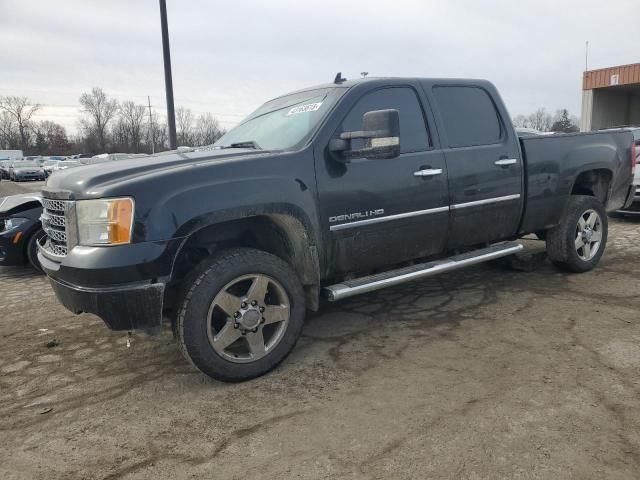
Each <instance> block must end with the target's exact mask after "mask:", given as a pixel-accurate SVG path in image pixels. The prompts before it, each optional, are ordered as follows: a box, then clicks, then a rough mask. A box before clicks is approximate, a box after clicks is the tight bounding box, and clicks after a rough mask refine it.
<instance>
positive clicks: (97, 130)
mask: <svg viewBox="0 0 640 480" xmlns="http://www.w3.org/2000/svg"><path fill="white" fill-rule="evenodd" d="M79 101H80V105H81V106H82V113H83V114H84V115H85V117H84V118H82V119H81V120H80V125H81V126H82V128H83V129H84V130H85V132H86V133H87V134H92V135H95V138H96V140H97V142H98V145H99V146H100V148H101V149H102V151H103V152H104V151H105V150H106V147H107V126H108V125H109V122H111V120H112V119H113V117H114V116H115V114H116V112H117V110H118V102H117V101H116V100H114V99H110V98H108V97H107V94H106V93H104V91H103V90H102V89H101V88H98V87H94V88H93V89H91V93H86V92H85V93H83V94H82V95H80V100H79Z"/></svg>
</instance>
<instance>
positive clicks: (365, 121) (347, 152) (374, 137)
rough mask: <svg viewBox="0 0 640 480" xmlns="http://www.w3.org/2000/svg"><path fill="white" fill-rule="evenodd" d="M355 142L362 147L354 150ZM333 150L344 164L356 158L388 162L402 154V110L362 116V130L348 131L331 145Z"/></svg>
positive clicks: (333, 140) (379, 111) (375, 111)
mask: <svg viewBox="0 0 640 480" xmlns="http://www.w3.org/2000/svg"><path fill="white" fill-rule="evenodd" d="M353 140H362V141H363V143H364V145H363V146H362V148H356V149H352V141H353ZM329 151H330V152H331V153H332V154H334V157H335V158H336V159H337V160H338V161H340V162H343V163H348V162H349V161H350V160H351V159H354V158H368V159H387V158H396V157H397V156H398V155H400V114H399V113H398V110H393V109H389V110H372V111H370V112H367V113H365V114H364V115H363V116H362V130H361V131H357V132H344V133H342V134H340V138H334V139H332V140H331V142H330V143H329Z"/></svg>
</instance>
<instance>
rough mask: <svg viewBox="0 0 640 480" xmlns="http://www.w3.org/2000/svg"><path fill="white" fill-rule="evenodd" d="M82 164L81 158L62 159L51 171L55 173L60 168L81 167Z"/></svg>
mask: <svg viewBox="0 0 640 480" xmlns="http://www.w3.org/2000/svg"><path fill="white" fill-rule="evenodd" d="M80 165H82V164H81V163H80V161H79V160H60V161H59V162H57V163H56V164H55V165H54V166H53V168H52V172H51V173H55V172H57V171H59V170H66V169H67V168H73V167H79V166H80Z"/></svg>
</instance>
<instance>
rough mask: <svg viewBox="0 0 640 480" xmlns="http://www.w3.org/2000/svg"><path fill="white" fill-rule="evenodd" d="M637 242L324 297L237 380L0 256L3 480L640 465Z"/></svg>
mask: <svg viewBox="0 0 640 480" xmlns="http://www.w3.org/2000/svg"><path fill="white" fill-rule="evenodd" d="M8 184H9V182H2V184H0V195H4V194H6V193H7V190H6V188H7V185H8ZM36 187H37V186H36V185H33V184H32V185H31V188H36ZM639 255H640V222H639V221H637V220H633V219H612V220H611V228H610V239H609V246H608V248H607V251H606V254H605V256H604V258H603V260H602V262H601V265H600V266H599V267H598V268H597V269H596V270H595V271H593V272H590V273H586V274H582V275H566V274H563V273H560V272H558V271H557V270H556V269H555V268H554V267H553V266H551V265H550V264H544V265H543V266H542V267H541V268H540V269H538V270H536V271H535V272H530V273H523V272H514V271H509V270H503V269H500V268H499V267H495V266H492V265H483V266H479V267H475V268H472V269H468V270H465V271H460V272H456V273H453V274H449V275H443V276H440V277H436V278H433V279H428V280H426V281H421V282H415V283H410V284H405V285H403V286H400V287H397V288H393V289H390V290H384V291H381V292H379V293H374V294H369V295H365V296H360V297H356V298H354V299H351V300H348V301H345V302H342V303H339V304H331V305H325V306H324V307H323V309H322V311H321V312H320V313H319V314H317V315H312V316H310V317H309V319H308V322H307V324H306V327H305V329H304V333H303V337H302V339H301V340H300V342H299V343H298V345H297V347H296V348H295V350H294V352H293V353H292V355H291V356H290V357H289V358H288V359H287V360H286V361H285V362H284V364H283V365H282V366H281V367H280V368H278V369H277V370H276V371H274V372H273V373H271V374H269V375H267V376H265V377H262V378H259V379H257V380H254V381H251V382H247V383H243V384H237V385H229V384H222V383H218V382H215V381H213V380H210V379H208V378H207V377H205V376H204V375H202V374H200V373H198V372H196V371H194V369H193V368H192V367H191V366H189V365H188V364H187V363H186V362H185V361H184V360H183V359H182V357H181V356H180V355H179V353H178V352H177V349H176V348H175V347H174V345H173V342H172V338H171V334H170V332H169V331H168V330H166V331H164V332H163V334H162V336H161V337H160V338H157V339H152V338H148V337H145V336H143V335H134V337H133V341H132V344H131V347H130V348H127V346H126V343H127V342H126V336H125V335H123V334H122V333H114V332H110V331H108V330H107V329H106V328H105V327H104V325H103V324H102V322H101V321H100V320H98V319H97V318H96V317H94V316H92V315H87V314H83V315H79V316H75V315H72V314H71V313H69V312H68V311H66V310H65V309H64V308H62V307H61V306H60V305H58V303H57V302H56V300H55V298H54V297H53V294H52V292H51V290H50V288H49V286H48V284H47V282H46V280H45V278H43V277H41V276H39V275H36V274H34V273H33V272H31V271H30V270H28V269H18V268H0V312H2V313H1V314H0V335H2V350H1V353H0V430H1V440H0V447H1V448H0V478H2V479H14V478H16V479H18V478H19V479H47V480H51V479H75V478H83V479H112V478H128V479H134V478H135V479H154V480H158V479H188V478H216V479H227V478H237V479H253V478H264V479H276V478H277V479H281V478H303V479H318V478H340V479H365V478H379V479H388V478H416V479H424V478H456V479H480V478H486V479H501V478H505V479H507V478H508V479H515V478H519V479H533V478H545V479H554V480H555V479H591V478H593V479H596V478H597V479H601V478H607V479H632V478H636V479H637V478H640V473H639V472H640V318H639V316H638V311H639V310H640V298H639V297H638V286H639V285H640V273H638V269H637V268H636V266H637V264H638V258H639Z"/></svg>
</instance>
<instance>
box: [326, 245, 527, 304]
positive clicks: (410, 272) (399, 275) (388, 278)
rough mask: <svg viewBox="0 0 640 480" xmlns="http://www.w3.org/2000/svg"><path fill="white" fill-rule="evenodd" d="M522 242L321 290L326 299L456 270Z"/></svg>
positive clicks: (509, 252)
mask: <svg viewBox="0 0 640 480" xmlns="http://www.w3.org/2000/svg"><path fill="white" fill-rule="evenodd" d="M523 248H524V246H523V245H522V244H520V243H518V242H503V243H496V244H495V245H491V246H490V247H487V248H481V249H479V250H473V251H471V252H467V253H462V254H460V255H455V256H453V257H449V258H444V259H442V260H435V261H433V262H427V263H420V264H418V265H412V266H410V267H404V268H398V269H396V270H389V271H387V272H382V273H376V274H375V275H367V276H366V277H360V278H354V279H353V280H346V281H344V282H341V283H336V284H335V285H330V286H328V287H324V288H323V289H322V292H323V294H324V296H325V297H326V298H327V299H328V300H329V301H330V302H335V301H336V300H342V299H343V298H348V297H353V296H354V295H360V294H361V293H367V292H373V291H374V290H379V289H381V288H385V287H391V286H393V285H398V284H400V283H404V282H408V281H411V280H417V279H420V278H425V277H432V276H434V275H438V274H440V273H445V272H450V271H452V270H458V269H459V268H464V267H468V266H470V265H475V264H477V263H482V262H487V261H489V260H493V259H496V258H500V257H506V256H507V255H513V254H514V253H517V252H519V251H520V250H522V249H523Z"/></svg>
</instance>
